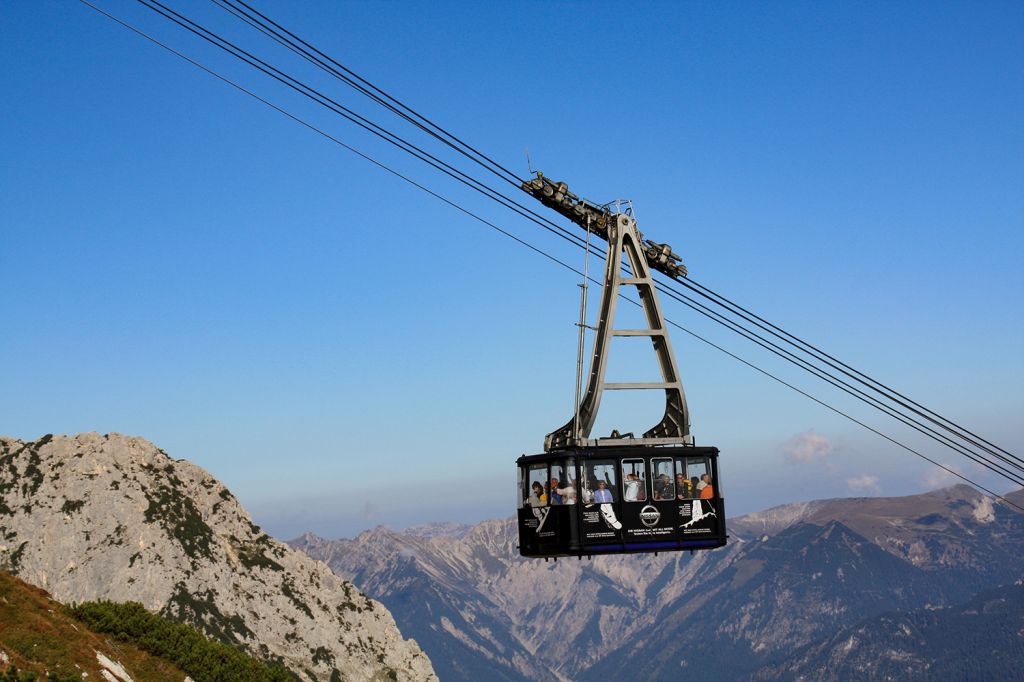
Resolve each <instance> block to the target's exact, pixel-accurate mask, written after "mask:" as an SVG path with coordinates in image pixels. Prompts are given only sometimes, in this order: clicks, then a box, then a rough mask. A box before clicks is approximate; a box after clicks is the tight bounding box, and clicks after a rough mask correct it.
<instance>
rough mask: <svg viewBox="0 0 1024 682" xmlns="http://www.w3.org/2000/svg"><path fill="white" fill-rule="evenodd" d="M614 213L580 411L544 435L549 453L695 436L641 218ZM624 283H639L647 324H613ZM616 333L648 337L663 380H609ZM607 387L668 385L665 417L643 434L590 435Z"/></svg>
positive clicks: (689, 439)
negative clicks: (625, 326) (636, 326)
mask: <svg viewBox="0 0 1024 682" xmlns="http://www.w3.org/2000/svg"><path fill="white" fill-rule="evenodd" d="M609 218H610V219H609V220H608V221H607V223H606V226H607V238H608V257H607V260H606V264H605V273H604V285H603V287H602V290H601V308H600V316H599V319H598V324H597V331H596V336H595V338H594V352H593V356H592V358H591V361H590V375H589V378H588V380H587V389H586V393H585V394H584V396H583V398H582V399H581V400H580V402H579V406H578V408H577V413H576V414H575V415H574V416H573V418H572V419H570V420H569V422H568V423H567V424H565V425H564V426H562V427H561V428H560V429H557V430H556V431H553V432H551V433H549V434H548V435H547V436H546V437H545V438H544V449H545V450H546V451H548V452H551V451H553V450H560V449H563V448H569V447H586V446H611V445H669V444H679V443H686V444H692V443H693V437H692V436H691V435H690V414H689V410H688V409H687V407H686V394H685V393H684V392H683V384H682V380H681V379H680V375H679V368H678V367H677V366H676V360H675V355H673V353H672V344H671V342H670V341H669V338H668V328H667V327H666V324H665V316H664V315H663V314H662V311H661V305H660V304H659V303H658V297H657V291H656V290H655V288H654V279H653V278H652V277H651V268H650V265H649V264H648V262H647V255H646V252H645V248H644V244H643V237H642V236H641V234H640V231H639V230H638V229H637V227H636V221H635V220H633V218H632V217H631V216H629V215H626V214H622V213H618V214H612V215H610V216H609ZM623 255H625V259H626V260H627V261H628V264H629V266H630V272H631V273H632V275H631V276H628V277H626V276H623V273H622V270H623V264H624V260H623ZM624 285H625V286H635V287H636V291H637V294H638V296H639V298H640V304H641V306H642V307H643V309H644V313H645V314H646V317H647V323H648V328H647V329H615V328H614V323H615V310H616V306H617V305H618V302H619V296H620V291H619V289H620V287H621V286H624ZM616 336H646V337H649V338H650V339H651V343H652V344H653V346H654V352H655V355H657V357H658V364H659V366H660V367H661V377H662V381H661V382H655V383H607V382H605V380H604V377H605V370H606V368H607V366H608V354H609V352H610V351H611V341H612V339H613V338H614V337H616ZM606 390H607V391H614V390H663V391H664V392H665V414H664V416H663V417H662V418H661V421H660V422H658V423H657V424H656V425H655V426H653V427H651V428H650V429H648V430H647V431H645V432H644V434H643V436H642V437H641V438H622V437H617V434H614V433H613V436H612V437H609V438H600V439H591V438H590V431H591V429H592V428H593V426H594V422H595V420H596V419H597V411H598V408H599V407H600V405H601V395H602V394H603V393H604V391H606Z"/></svg>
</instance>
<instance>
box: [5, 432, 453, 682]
mask: <svg viewBox="0 0 1024 682" xmlns="http://www.w3.org/2000/svg"><path fill="white" fill-rule="evenodd" d="M0 566H2V567H4V568H6V569H8V570H10V571H11V572H12V573H15V574H17V575H18V576H19V577H21V578H22V579H24V580H26V581H28V582H30V583H33V584H36V585H39V586H40V587H43V588H45V589H47V590H48V591H50V592H51V593H52V594H53V595H54V597H55V598H56V599H58V600H60V601H64V602H79V601H85V600H97V599H108V600H112V601H138V602H141V603H142V604H144V605H145V606H146V607H147V608H149V609H150V610H153V611H157V612H161V613H163V614H164V615H169V616H171V617H173V618H175V619H178V620H181V621H185V622H189V623H191V624H193V625H195V626H197V627H199V628H200V629H201V630H203V631H205V632H206V633H207V634H208V635H210V636H213V637H217V638H218V639H221V640H223V641H227V642H229V643H234V644H238V645H240V646H242V647H243V648H245V649H247V650H249V651H251V652H252V653H254V654H256V655H258V656H260V657H262V658H265V659H268V660H272V661H279V662H281V663H283V664H284V665H286V666H288V667H289V668H290V669H292V670H293V671H294V672H296V673H297V674H300V675H303V676H304V677H306V678H308V679H310V680H314V679H324V680H326V679H340V678H344V679H351V680H375V679H387V678H389V677H390V678H391V679H399V680H432V679H436V677H435V676H434V674H433V671H432V668H431V665H430V661H429V660H428V659H427V657H426V655H425V654H424V653H423V652H422V650H421V649H420V648H419V646H418V645H417V644H416V643H415V642H414V641H411V640H405V639H403V638H402V636H401V634H400V633H399V632H398V629H397V628H396V626H395V623H394V620H393V618H392V617H391V614H390V613H389V612H388V611H387V609H385V608H384V607H383V606H382V605H381V604H379V603H378V602H375V601H373V600H371V599H368V598H367V597H366V596H365V595H363V594H362V593H361V592H360V591H359V590H357V589H356V588H355V587H353V586H352V584H351V583H349V582H347V581H345V580H342V579H341V578H338V577H337V576H335V575H334V574H333V573H332V572H331V571H330V569H329V568H328V567H327V566H326V565H325V564H323V563H321V562H317V561H314V560H312V559H310V558H308V557H307V556H306V555H304V554H302V553H301V552H296V551H294V550H292V549H290V548H289V547H288V546H287V545H284V544H282V543H280V542H277V541H276V540H274V539H273V538H271V537H270V536H269V535H267V534H266V533H264V532H263V531H262V530H261V529H260V528H259V527H258V526H256V525H255V524H254V523H253V522H252V520H251V518H250V517H249V515H248V514H247V513H246V512H245V510H244V509H243V508H242V507H241V505H240V504H239V503H238V501H237V500H236V499H235V497H234V496H233V495H232V494H231V492H230V491H229V490H228V489H227V488H226V487H225V486H224V485H223V484H221V483H220V482H218V481H217V480H216V479H214V478H213V477H212V476H210V474H209V473H208V472H206V471H205V470H203V469H202V468H200V467H198V466H196V465H194V464H192V463H190V462H187V461H185V460H174V459H172V458H170V457H169V456H168V455H167V454H166V453H165V452H163V451H162V450H160V449H159V448H157V447H156V446H154V445H153V444H152V443H149V442H148V441H146V440H144V439H142V438H136V437H131V436H124V435H121V434H116V433H109V434H106V435H100V434H98V433H83V434H78V435H75V436H58V437H51V436H44V437H43V438H40V439H39V440H37V441H34V442H28V443H26V442H22V441H19V440H16V439H12V438H0Z"/></svg>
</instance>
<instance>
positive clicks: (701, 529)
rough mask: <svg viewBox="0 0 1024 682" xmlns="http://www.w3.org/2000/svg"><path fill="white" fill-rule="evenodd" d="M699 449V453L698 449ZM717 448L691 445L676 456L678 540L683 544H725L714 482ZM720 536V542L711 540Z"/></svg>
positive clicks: (719, 496)
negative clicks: (679, 491)
mask: <svg viewBox="0 0 1024 682" xmlns="http://www.w3.org/2000/svg"><path fill="white" fill-rule="evenodd" d="M702 451H703V452H702ZM717 455H718V449H717V448H694V452H693V454H692V455H691V454H689V453H688V455H687V456H686V457H676V459H675V463H676V474H677V481H678V483H677V488H678V489H679V490H681V491H682V493H681V494H678V497H679V499H680V503H679V515H678V523H679V535H680V537H679V539H680V540H681V541H682V543H683V544H684V545H687V544H689V545H691V546H694V547H700V546H702V545H705V544H713V545H715V546H717V545H724V544H725V505H724V500H723V499H722V494H721V489H720V487H719V482H718V470H717V467H716V466H715V463H716V461H717ZM714 539H720V542H711V541H712V540H714Z"/></svg>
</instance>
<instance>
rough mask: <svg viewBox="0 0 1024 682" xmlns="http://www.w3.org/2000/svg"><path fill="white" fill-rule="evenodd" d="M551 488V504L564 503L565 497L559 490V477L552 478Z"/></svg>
mask: <svg viewBox="0 0 1024 682" xmlns="http://www.w3.org/2000/svg"><path fill="white" fill-rule="evenodd" d="M549 490H550V491H551V492H550V493H549V494H548V500H549V501H550V502H551V504H563V502H562V499H563V498H562V495H561V493H560V492H559V491H558V479H557V478H552V479H551V487H550V488H549Z"/></svg>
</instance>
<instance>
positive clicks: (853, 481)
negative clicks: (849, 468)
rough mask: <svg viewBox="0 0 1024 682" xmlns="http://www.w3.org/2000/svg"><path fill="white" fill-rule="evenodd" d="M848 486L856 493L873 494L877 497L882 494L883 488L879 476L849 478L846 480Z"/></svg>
mask: <svg viewBox="0 0 1024 682" xmlns="http://www.w3.org/2000/svg"><path fill="white" fill-rule="evenodd" d="M846 485H847V487H848V488H849V489H850V490H851V491H853V492H855V493H872V494H875V495H877V494H878V493H880V492H882V488H881V486H879V485H878V476H872V475H871V474H864V475H863V476H857V477H856V478H848V479H846Z"/></svg>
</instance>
